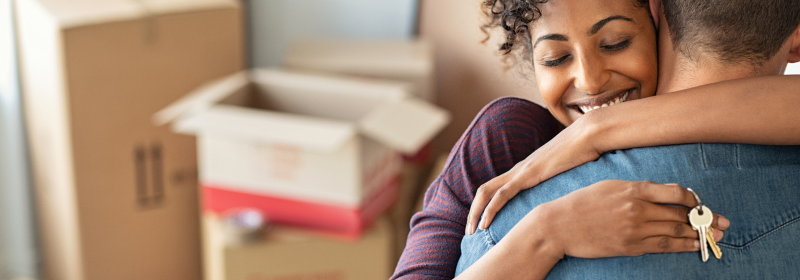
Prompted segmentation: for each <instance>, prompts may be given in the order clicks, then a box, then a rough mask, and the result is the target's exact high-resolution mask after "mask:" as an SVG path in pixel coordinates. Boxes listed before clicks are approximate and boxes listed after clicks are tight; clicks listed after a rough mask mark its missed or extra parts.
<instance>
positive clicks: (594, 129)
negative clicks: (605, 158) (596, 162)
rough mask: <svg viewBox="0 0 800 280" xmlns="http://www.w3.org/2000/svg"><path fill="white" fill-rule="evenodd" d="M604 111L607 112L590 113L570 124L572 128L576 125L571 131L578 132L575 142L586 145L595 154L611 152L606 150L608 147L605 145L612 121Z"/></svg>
mask: <svg viewBox="0 0 800 280" xmlns="http://www.w3.org/2000/svg"><path fill="white" fill-rule="evenodd" d="M604 111H608V110H596V111H592V112H591V113H589V114H585V115H584V116H583V117H581V118H579V119H578V121H576V122H575V123H573V124H572V125H573V126H574V125H577V127H573V129H575V131H578V132H579V135H578V136H577V137H578V139H576V140H578V141H581V142H584V143H587V145H588V146H590V147H592V148H593V149H594V151H596V152H597V154H602V153H605V152H607V151H609V150H611V149H609V148H607V146H608V145H606V144H607V143H608V141H609V140H608V139H607V138H608V136H609V135H611V134H610V130H611V128H612V127H613V125H612V124H613V123H612V121H613V119H611V118H609V117H611V116H609V114H606V113H607V112H604Z"/></svg>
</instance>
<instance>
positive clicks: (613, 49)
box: [541, 38, 632, 67]
mask: <svg viewBox="0 0 800 280" xmlns="http://www.w3.org/2000/svg"><path fill="white" fill-rule="evenodd" d="M631 40H632V38H625V39H623V40H622V41H621V42H619V43H616V44H613V45H601V46H600V49H601V50H603V51H607V52H616V51H621V50H624V49H625V48H627V47H628V46H630V45H631ZM571 56H572V55H570V54H568V55H564V56H561V57H559V58H556V59H551V60H542V61H541V65H542V66H545V67H556V66H558V65H561V63H563V62H564V61H566V60H567V59H568V58H570V57H571Z"/></svg>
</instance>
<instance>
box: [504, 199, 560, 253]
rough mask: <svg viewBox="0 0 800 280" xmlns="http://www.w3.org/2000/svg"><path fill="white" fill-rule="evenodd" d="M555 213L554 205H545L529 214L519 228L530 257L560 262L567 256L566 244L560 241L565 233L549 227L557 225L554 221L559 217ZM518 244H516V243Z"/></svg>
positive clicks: (550, 203) (519, 224)
mask: <svg viewBox="0 0 800 280" xmlns="http://www.w3.org/2000/svg"><path fill="white" fill-rule="evenodd" d="M554 212H556V211H553V203H552V202H548V203H543V204H540V205H539V206H537V207H535V208H534V209H533V210H531V212H529V213H528V214H527V215H526V216H525V217H524V218H523V219H522V221H520V223H518V224H517V226H521V227H522V228H521V231H519V232H521V233H523V234H521V235H520V236H521V237H524V238H525V242H523V243H519V244H525V245H526V247H525V248H524V249H525V250H526V251H527V252H528V255H529V256H535V257H536V259H539V260H550V261H552V262H554V263H555V262H558V261H559V260H561V259H563V258H564V256H565V254H564V252H565V250H564V244H563V243H562V242H561V241H560V238H559V237H561V236H564V234H563V233H561V232H559V231H558V230H559V229H558V227H552V226H549V225H554V224H556V223H555V221H554V219H556V218H557V217H558V216H557V215H555V213H554ZM515 243H516V242H515Z"/></svg>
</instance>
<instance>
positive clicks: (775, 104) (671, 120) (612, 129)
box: [583, 76, 800, 153]
mask: <svg viewBox="0 0 800 280" xmlns="http://www.w3.org/2000/svg"><path fill="white" fill-rule="evenodd" d="M618 105H623V106H612V107H608V108H606V109H611V110H597V111H596V112H595V111H592V112H590V113H589V114H586V115H585V116H584V117H586V118H585V122H584V124H583V128H584V129H587V131H589V133H587V134H586V135H585V137H586V140H588V141H589V143H591V144H592V145H593V146H594V148H595V151H596V152H598V153H603V152H607V151H611V150H618V149H627V148H633V147H648V146H659V145H668V144H684V143H708V142H711V143H747V144H762V145H800V122H798V121H797V120H798V115H800V76H766V77H757V78H746V79H738V80H732V81H726V82H721V83H716V84H710V85H705V86H700V87H696V88H691V89H687V90H683V91H678V92H672V93H664V94H659V95H657V96H654V97H652V98H645V99H641V100H636V101H635V102H630V104H627V103H622V104H618ZM593 113H596V114H593Z"/></svg>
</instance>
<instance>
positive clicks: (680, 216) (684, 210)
mask: <svg viewBox="0 0 800 280" xmlns="http://www.w3.org/2000/svg"><path fill="white" fill-rule="evenodd" d="M690 210H691V208H689V207H684V206H679V205H664V204H650V205H649V206H648V207H646V208H645V213H644V217H645V219H647V221H671V222H682V223H685V224H688V223H689V211H690Z"/></svg>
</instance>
